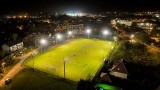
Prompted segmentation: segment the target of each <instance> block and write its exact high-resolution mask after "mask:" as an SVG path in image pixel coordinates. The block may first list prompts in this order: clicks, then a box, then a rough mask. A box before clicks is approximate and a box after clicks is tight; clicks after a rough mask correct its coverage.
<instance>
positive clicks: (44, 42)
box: [40, 39, 46, 53]
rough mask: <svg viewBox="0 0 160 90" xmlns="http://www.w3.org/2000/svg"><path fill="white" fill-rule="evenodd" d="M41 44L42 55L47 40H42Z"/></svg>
mask: <svg viewBox="0 0 160 90" xmlns="http://www.w3.org/2000/svg"><path fill="white" fill-rule="evenodd" d="M40 43H41V53H42V52H43V45H44V44H46V40H45V39H41V41H40Z"/></svg>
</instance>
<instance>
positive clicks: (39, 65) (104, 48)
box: [25, 39, 114, 81]
mask: <svg viewBox="0 0 160 90" xmlns="http://www.w3.org/2000/svg"><path fill="white" fill-rule="evenodd" d="M112 46H114V43H111V41H104V40H97V39H75V40H72V41H70V42H68V43H65V44H62V45H59V46H56V47H53V48H52V49H50V50H48V51H46V52H43V53H42V54H39V55H36V56H34V57H30V58H29V59H28V60H27V61H26V62H25V65H26V66H27V67H31V68H34V69H37V70H40V71H43V72H46V73H49V74H53V75H56V76H59V77H62V78H64V77H65V78H66V79H69V80H73V81H79V80H80V79H88V78H90V79H92V78H93V77H94V75H95V74H96V72H97V70H98V69H99V68H100V66H101V65H102V64H103V62H104V58H105V57H107V56H108V53H109V52H110V50H111V47H112ZM64 70H65V72H64Z"/></svg>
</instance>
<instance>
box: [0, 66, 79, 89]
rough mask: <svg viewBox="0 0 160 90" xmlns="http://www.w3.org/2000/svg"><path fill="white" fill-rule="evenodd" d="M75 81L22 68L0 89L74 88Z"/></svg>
mask: <svg viewBox="0 0 160 90" xmlns="http://www.w3.org/2000/svg"><path fill="white" fill-rule="evenodd" d="M76 86H77V85H76V83H75V82H71V81H67V80H64V79H60V78H58V77H55V76H53V75H49V74H46V73H42V72H38V71H33V70H30V69H24V70H23V71H22V72H20V73H19V74H17V75H16V76H15V77H14V78H13V79H12V82H11V83H10V84H9V85H7V86H4V87H3V88H0V90H76Z"/></svg>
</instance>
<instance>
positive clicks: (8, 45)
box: [2, 42, 23, 52]
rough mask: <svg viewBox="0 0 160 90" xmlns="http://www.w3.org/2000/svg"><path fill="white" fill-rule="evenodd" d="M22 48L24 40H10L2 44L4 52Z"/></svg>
mask: <svg viewBox="0 0 160 90" xmlns="http://www.w3.org/2000/svg"><path fill="white" fill-rule="evenodd" d="M21 48H23V42H9V43H6V44H4V45H2V50H3V51H4V52H10V51H11V52H13V51H16V50H19V49H21Z"/></svg>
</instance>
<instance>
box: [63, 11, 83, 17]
mask: <svg viewBox="0 0 160 90" xmlns="http://www.w3.org/2000/svg"><path fill="white" fill-rule="evenodd" d="M66 15H68V16H72V17H75V16H84V15H85V14H84V13H82V12H67V13H66Z"/></svg>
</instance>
